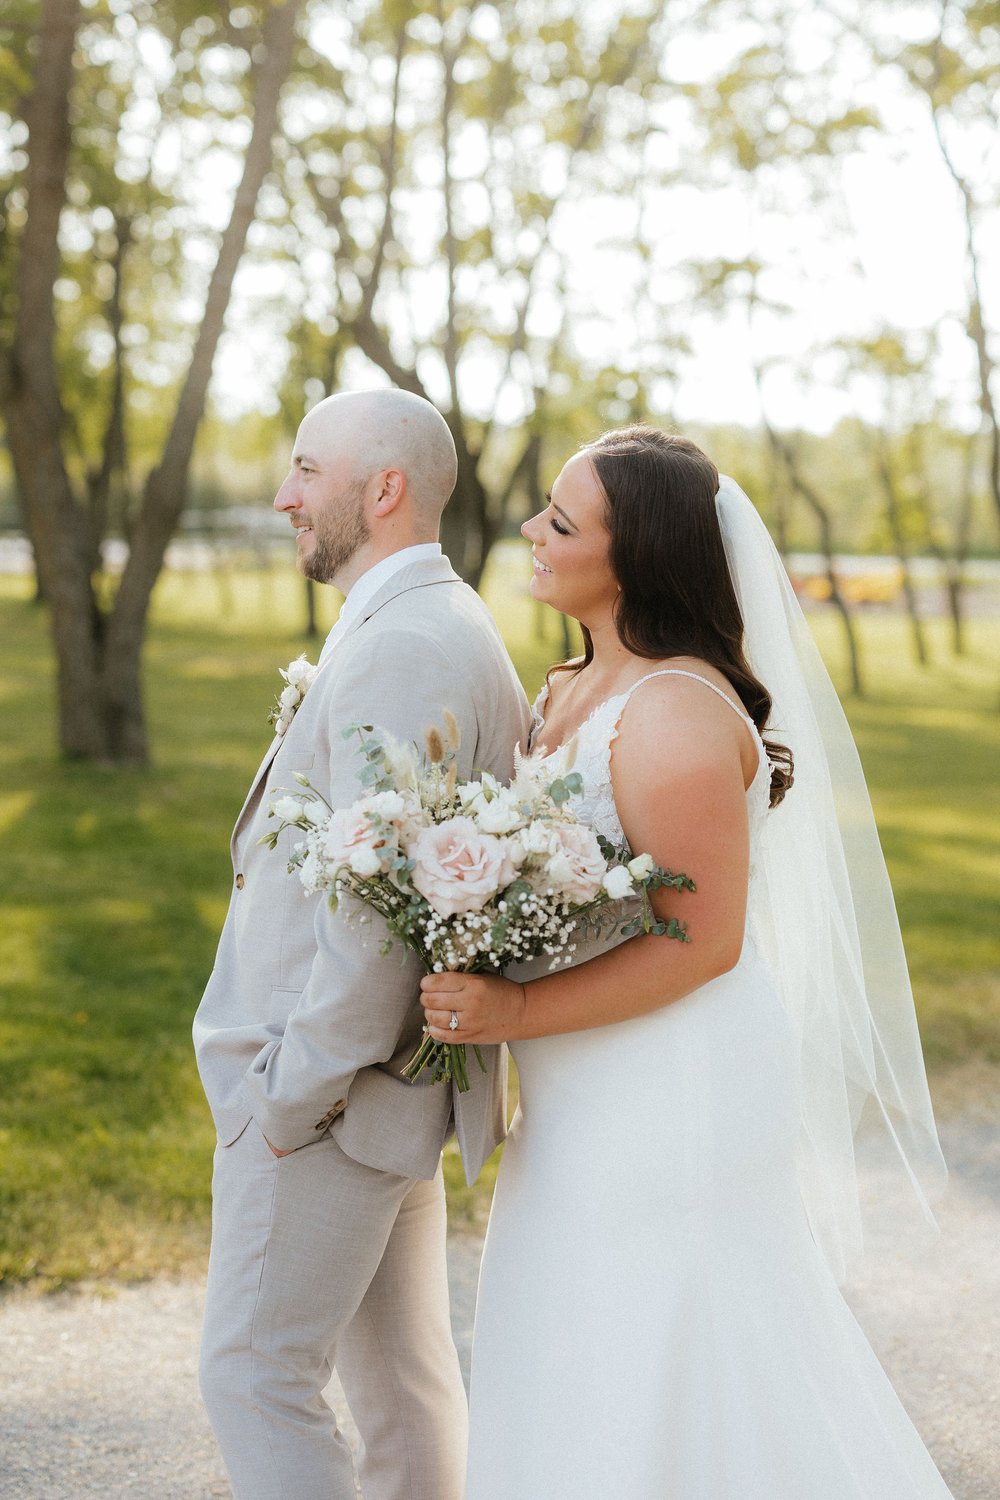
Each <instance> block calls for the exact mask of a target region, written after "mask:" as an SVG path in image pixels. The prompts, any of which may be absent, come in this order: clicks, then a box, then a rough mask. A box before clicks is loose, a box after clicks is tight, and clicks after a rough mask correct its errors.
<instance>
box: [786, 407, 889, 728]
mask: <svg viewBox="0 0 1000 1500" xmlns="http://www.w3.org/2000/svg"><path fill="white" fill-rule="evenodd" d="M763 421H764V431H765V432H766V433H767V438H768V442H769V443H770V444H771V448H772V450H773V451H774V453H775V454H776V456H777V457H778V458H780V459H781V461H782V464H783V465H784V469H785V473H786V474H787V475H788V482H789V484H790V485H791V487H792V489H793V490H794V492H795V493H796V494H797V495H801V497H802V499H803V500H804V501H805V502H806V504H807V505H808V507H809V509H810V510H811V511H812V513H813V515H814V516H815V517H816V519H817V521H818V522H819V532H820V547H821V550H822V552H823V558H824V560H825V563H826V581H827V584H828V586H829V589H830V602H831V604H832V605H833V607H834V609H836V611H837V613H838V615H839V616H840V621H841V624H842V625H843V627H844V644H845V646H846V647H847V660H848V666H849V669H850V674H851V691H852V692H853V693H854V694H855V696H856V697H858V698H863V697H864V695H865V694H864V682H863V679H862V676H861V648H860V646H859V644H858V637H857V631H856V630H855V628H854V621H853V619H852V618H851V611H850V609H849V607H848V604H847V600H846V599H845V598H844V595H843V591H842V590H841V587H840V580H839V579H838V577H837V570H836V566H835V564H834V544H833V523H832V522H831V520H830V512H829V511H828V510H827V508H826V506H825V505H824V504H823V501H822V500H821V499H820V497H819V495H818V494H817V493H816V491H815V490H814V489H813V487H812V485H811V484H809V483H808V481H807V480H806V479H805V477H804V476H803V474H802V472H801V470H800V469H799V465H798V460H797V459H796V457H795V454H794V452H793V450H792V448H791V446H790V445H789V444H788V443H786V442H785V441H784V439H783V438H782V437H781V436H780V434H779V433H778V432H777V431H776V430H775V429H774V428H773V427H772V426H771V424H770V423H769V422H768V420H767V418H766V417H765V418H764V419H763Z"/></svg>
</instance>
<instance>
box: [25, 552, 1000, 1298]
mask: <svg viewBox="0 0 1000 1500" xmlns="http://www.w3.org/2000/svg"><path fill="white" fill-rule="evenodd" d="M525 578H526V568H525V566H524V563H523V559H522V557H521V555H520V554H519V553H518V552H517V550H516V549H505V550H504V551H503V553H502V555H501V556H500V557H499V558H498V560H497V562H496V564H495V566H494V567H493V569H492V572H491V575H490V577H489V578H488V580H487V590H486V591H487V595H488V597H489V600H490V602H491V604H492V605H493V607H494V609H495V610H496V612H497V614H498V617H499V618H500V620H501V622H502V625H503V628H504V631H505V634H506V636H507V639H508V642H509V644H510V646H511V649H512V652H513V654H514V656H515V659H516V660H517V663H518V667H519V670H520V671H521V673H522V676H523V679H524V682H525V685H526V686H527V688H528V690H529V692H530V693H532V694H533V693H534V691H535V690H536V689H537V687H538V685H539V683H540V681H541V678H542V676H543V673H544V669H545V667H546V665H547V664H549V663H550V662H551V660H552V659H553V658H554V657H555V656H556V655H557V654H558V652H559V640H560V636H559V630H558V625H557V622H556V621H555V619H554V618H553V617H551V616H550V617H548V619H547V620H546V621H545V622H544V628H546V629H547V631H548V634H547V636H542V635H540V634H538V631H539V628H540V625H539V620H538V618H537V616H536V612H535V607H534V606H533V605H531V604H530V602H529V601H528V600H527V595H526V591H525ZM301 591H302V584H301V581H300V580H298V579H297V578H296V577H295V576H294V574H292V573H290V572H289V571H285V570H281V571H278V570H275V571H272V572H269V573H261V574H257V575H246V574H233V575H231V576H229V577H228V578H223V579H221V580H220V579H216V578H212V577H209V576H201V575H195V576H192V575H188V576H178V575H172V576H169V577H167V578H165V579H164V580H163V582H162V584H161V587H160V589H159V591H158V594H157V599H156V610H155V618H154V622H153V626H152V630H151V636H150V642H149V648H148V657H147V664H148V672H147V683H148V696H149V714H150V720H151V728H152V740H153V745H154V752H155V761H154V764H153V766H152V767H151V768H149V769H147V770H142V771H138V770H131V771H119V772H109V771H104V770H99V769H96V768H93V767H88V766H82V765H67V764H63V763H61V762H59V761H58V759H57V758H56V755H55V750H54V731H53V709H52V668H51V654H50V650H49V644H48V634H47V625H46V621H45V618H44V615H43V614H42V613H41V612H40V611H39V610H37V609H36V608H34V607H33V606H32V605H31V604H30V603H29V602H28V598H27V593H28V590H27V585H26V584H23V583H21V582H20V581H17V580H10V579H5V580H0V637H2V639H3V642H4V663H5V670H4V676H3V682H2V687H0V691H2V693H3V697H4V705H3V720H4V733H3V736H2V744H0V765H2V781H0V829H2V831H3V834H4V852H3V861H2V866H0V868H2V876H0V883H2V887H3V892H4V896H3V919H2V926H0V975H2V981H0V984H2V994H3V999H2V1006H0V1281H6V1282H7V1283H12V1282H15V1281H18V1280H21V1279H26V1278H31V1277H37V1278H41V1280H42V1281H43V1283H44V1284H48V1285H59V1284H62V1283H65V1282H68V1281H74V1280H78V1279H80V1278H84V1277H88V1278H89V1277H112V1276H113V1277H130V1278H134V1277H141V1276H145V1275H149V1274H152V1273H154V1272H158V1271H172V1270H179V1269H182V1268H187V1267H190V1266H192V1265H193V1264H196V1263H198V1262H199V1261H200V1259H201V1257H203V1255H204V1251H205V1247H206V1244H207V1225H208V1201H209V1169H210V1158H211V1150H212V1131H211V1127H210V1122H209V1118H208V1112H207V1109H206V1106H205V1104H204V1101H203V1099H202V1095H201V1089H200V1085H199V1082H198V1078H197V1074H196V1071H195V1067H194V1061H193V1057H192V1053H191V1046H190V1023H191V1017H192V1014H193V1012H194V1009H195V1006H196V1005H197V1001H198V998H199V996H200V993H201V989H202V986H203V984H204V982H205V979H206V977H207V975H208V972H209V970H210V968H211V965H212V957H213V953H214V948H215V942H216V939H217V936H218V932H219V929H220V927H221V924H222V921H223V917H224V915H225V908H226V902H227V899H228V893H229V888H230V871H229V865H228V852H227V845H228V835H229V830H230V827H231V824H232V821H233V819H234V817H235V815H236V813H237V812H238V810H239V806H240V804H241V801H242V798H243V794H244V791H245V789H246V785H247V782H248V780H249V778H250V776H251V775H252V773H253V770H254V768H255V766H256V764H257V762H258V760H259V758H260V755H261V753H262V751H263V749H264V747H265V746H266V745H267V743H268V739H269V732H268V727H267V724H266V715H267V711H268V709H269V707H270V704H271V701H272V698H273V696H274V693H275V691H276V689H277V688H278V686H280V683H279V679H278V676H277V668H278V667H279V666H282V665H284V664H285V663H286V662H287V661H288V660H289V659H290V658H291V657H292V656H294V655H296V654H297V653H298V652H299V651H300V650H301V649H302V648H303V644H304V643H303V640H302V637H301V634H300V633H299V630H298V627H299V626H300V623H301V620H302V618H303V604H302V593H301ZM323 611H324V614H323V620H322V623H323V625H324V626H325V625H326V624H328V623H329V621H330V620H331V619H332V616H333V613H334V612H335V610H334V601H333V599H331V598H330V597H326V598H325V600H324V603H323ZM862 628H863V639H864V645H865V650H866V655H867V662H868V667H869V671H870V676H871V687H872V691H871V697H870V699H869V700H868V701H866V702H864V703H860V704H855V705H851V706H850V714H851V718H852V722H853V724H854V727H855V730H856V733H857V736H858V740H859V743H860V746H861V752H862V757H863V759H864V761H865V765H866V767H867V770H868V774H869V778H870V782H871V789H872V796H873V800H874V802H875V807H876V811H877V814H878V816H879V821H880V825H881V828H882V833H883V839H884V844H885V849H886V854H887V857H888V860H889V865H890V869H891V872H892V875H893V879H894V882H895V887H896V892H897V896H898V900H899V906H900V914H901V918H902V923H903V929H904V935H905V937H906V940H907V946H908V950H909V953H910V958H911V963H912V970H913V976H914V985H915V989H916V993H917V999H918V1005H919V1008H920V1014H921V1020H922V1026H923V1032H924V1040H925V1045H926V1050H927V1054H928V1059H929V1062H930V1064H931V1067H932V1068H933V1069H934V1070H935V1071H936V1072H937V1073H938V1074H939V1075H941V1074H943V1073H944V1072H945V1071H947V1070H948V1069H951V1068H954V1066H955V1065H957V1064H961V1063H963V1062H964V1061H965V1060H967V1059H968V1058H970V1057H974V1056H985V1057H987V1058H989V1059H992V1060H994V1061H1000V1003H998V989H1000V986H998V974H1000V933H998V924H997V921H996V910H997V902H998V898H1000V871H998V862H997V853H996V850H997V844H998V831H1000V828H998V825H1000V815H998V811H997V799H996V795H995V792H996V788H995V768H996V766H997V764H998V762H1000V756H998V751H1000V715H998V712H997V709H998V703H997V691H998V673H997V663H998V660H1000V622H993V621H982V622H978V623H977V624H975V625H974V628H973V630H972V632H971V640H972V650H971V651H970V655H969V657H968V658H967V659H966V660H963V661H962V662H960V663H956V662H955V661H954V660H952V659H951V658H949V657H948V656H947V655H946V653H945V645H944V633H943V631H940V632H939V631H937V630H932V642H933V644H934V647H935V652H936V655H935V662H936V664H935V665H934V666H933V667H931V668H930V669H929V670H927V671H924V672H918V671H917V669H916V668H914V667H912V666H911V665H910V663H909V658H908V655H907V652H906V641H905V633H904V629H903V625H902V622H900V621H899V620H897V619H895V618H891V617H869V618H866V619H865V620H864V622H863V626H862ZM817 634H818V636H819V639H820V643H821V645H822V647H823V649H824V650H825V651H826V652H827V654H828V660H830V662H831V667H832V670H833V671H834V675H835V677H836V679H837V680H838V683H839V682H841V681H842V672H841V662H840V659H839V654H838V641H837V638H836V635H835V626H834V622H832V621H830V620H828V619H826V618H825V617H822V618H818V619H817ZM446 1165H447V1168H448V1175H449V1191H450V1194H451V1200H452V1209H453V1213H454V1214H455V1215H456V1216H458V1217H459V1218H461V1217H462V1216H463V1215H469V1216H475V1215H477V1214H480V1213H481V1212H482V1208H483V1204H484V1202H485V1200H486V1198H487V1197H488V1190H489V1177H488V1176H487V1178H486V1179H485V1181H484V1185H483V1186H481V1187H480V1188H479V1189H478V1190H477V1191H476V1192H475V1193H471V1194H470V1193H469V1192H468V1191H467V1190H465V1189H464V1188H463V1187H462V1186H461V1184H460V1181H459V1177H460V1174H459V1170H458V1163H457V1160H456V1158H455V1156H454V1154H453V1153H449V1156H448V1159H447V1163H446Z"/></svg>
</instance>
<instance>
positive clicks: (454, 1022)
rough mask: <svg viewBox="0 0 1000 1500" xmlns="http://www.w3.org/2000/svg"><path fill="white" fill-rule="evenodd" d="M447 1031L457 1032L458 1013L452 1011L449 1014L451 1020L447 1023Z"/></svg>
mask: <svg viewBox="0 0 1000 1500" xmlns="http://www.w3.org/2000/svg"><path fill="white" fill-rule="evenodd" d="M448 1030H449V1031H457V1030H458V1011H457V1010H453V1011H452V1013H451V1020H450V1021H449V1022H448Z"/></svg>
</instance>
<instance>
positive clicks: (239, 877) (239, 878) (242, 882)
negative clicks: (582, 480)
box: [236, 870, 246, 891]
mask: <svg viewBox="0 0 1000 1500" xmlns="http://www.w3.org/2000/svg"><path fill="white" fill-rule="evenodd" d="M245 885H246V881H245V880H244V879H243V871H242V870H241V871H240V873H239V874H238V875H237V877H236V889H237V890H238V891H241V890H242V889H243V887H244V886H245Z"/></svg>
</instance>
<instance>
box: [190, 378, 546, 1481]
mask: <svg viewBox="0 0 1000 1500" xmlns="http://www.w3.org/2000/svg"><path fill="white" fill-rule="evenodd" d="M456 474H457V462H456V456H455V446H454V443H453V441H452V437H451V433H450V432H449V430H448V427H447V424H446V423H445V421H444V419H443V418H442V416H441V415H440V413H439V412H437V411H436V410H435V408H434V407H433V406H431V405H430V404H429V403H428V402H427V401H424V400H422V399H421V398H420V397H418V396H413V395H410V394H409V393H407V392H404V391H400V390H385V391H367V392H360V393H351V394H344V395H337V396H331V397H329V398H328V399H327V400H325V401H321V402H320V404H319V405H318V406H316V407H314V408H313V409H312V411H310V412H309V414H308V415H307V416H306V418H305V420H304V421H303V423H302V425H301V427H300V428H299V432H298V436H297V438H296V442H295V448H294V451H293V455H292V465H291V470H290V472H289V474H288V477H287V478H286V479H285V481H284V483H283V484H282V486H281V488H280V490H279V491H278V494H277V497H276V499H275V502H274V503H275V508H276V509H277V510H278V511H280V512H282V513H284V514H285V515H287V516H288V518H289V520H290V522H291V525H292V527H293V529H294V532H295V538H296V548H297V552H298V566H299V569H300V571H301V572H303V573H304V574H305V575H306V576H307V577H309V578H313V579H315V580H316V581H317V582H320V583H332V584H335V585H336V586H337V587H338V588H339V589H340V590H341V591H342V592H343V593H345V594H346V596H347V597H346V602H345V604H344V607H343V610H342V611H341V615H340V618H339V620H338V621H337V623H336V625H335V626H334V628H333V630H332V631H331V633H330V637H329V639H328V640H327V643H326V645H325V647H324V649H323V653H322V657H321V660H320V666H319V671H318V673H317V675H316V677H315V680H314V681H313V682H312V684H311V685H310V686H309V688H308V690H307V692H306V694H305V696H304V697H303V699H302V700H301V703H300V704H299V706H298V708H297V711H296V712H295V713H294V717H292V719H291V722H290V723H289V724H288V725H287V727H286V728H285V730H284V733H283V734H278V735H276V736H275V739H274V743H273V744H272V745H271V746H270V748H269V750H268V752H267V754H266V755H265V757H264V760H263V762H262V764H261V766H260V769H259V770H258V772H257V775H256V776H255V778H254V781H253V784H252V786H251V788H250V791H249V794H248V796H247V799H246V801H245V803H244V805H243V810H242V812H241V813H240V815H239V818H238V819H237V822H236V828H235V830H234V832H233V837H232V844H231V852H232V857H233V877H234V878H233V893H232V900H231V902H230V907H229V913H228V915H227V917H226V923H225V927H224V929H223V933H222V938H221V940H220V943H219V951H218V956H217V958H216V963H215V969H214V971H213V973H212V976H211V978H210V979H209V982H208V987H207V989H206V991H205V994H204V997H203V999H202V1002H201V1005H200V1007H199V1010H198V1014H197V1017H196V1019H195V1023H194V1037H195V1048H196V1051H197V1055H198V1065H199V1070H200V1072H201V1077H202V1082H203V1084H204V1087H205V1092H206V1094H207V1096H208V1100H209V1103H210V1105H211V1108H212V1113H213V1116H214V1118H215V1123H216V1126H217V1129H218V1136H219V1142H218V1146H217V1149H216V1156H215V1171H214V1177H213V1189H212V1191H213V1224H212V1253H211V1259H210V1263H209V1272H208V1290H207V1305H206V1311H205V1331H204V1340H203V1347H202V1366H201V1376H202V1392H203V1395H204V1398H205V1403H206V1406H207V1408H208V1411H209V1415H210V1417H211V1420H212V1424H213V1426H214V1428H215V1432H216V1435H217V1437H218V1440H219V1444H220V1447H221V1449H222V1452H223V1456H224V1458H225V1461H226V1465H227V1468H228V1470H229V1476H230V1481H231V1483H232V1487H233V1492H234V1495H235V1496H236V1497H237V1500H354V1496H355V1481H354V1474H353V1466H352V1460H351V1455H350V1452H349V1449H348V1446H347V1443H346V1441H345V1440H344V1438H343V1436H342V1434H341V1433H340V1432H339V1431H338V1429H337V1425H336V1421H335V1419H334V1416H333V1414H332V1412H331V1411H330V1409H329V1407H328V1406H327V1405H326V1403H325V1402H324V1401H323V1399H322V1397H321V1394H320V1393H321V1392H322V1390H323V1388H324V1386H325V1385H326V1383H327V1381H328V1380H329V1378H330V1373H331V1370H332V1368H333V1367H334V1366H336V1369H337V1371H338V1374H339V1375H340V1378H341V1381H342V1383H343V1386H344V1390H345V1392H346V1395H347V1399H348V1402H349V1403H350V1407H351V1412H352V1415H353V1417H354V1419H355V1421H356V1422H357V1425H358V1429H359V1431H360V1433H361V1436H362V1439H363V1449H362V1454H361V1458H360V1475H361V1481H362V1484H363V1488H364V1495H365V1500H460V1496H461V1492H462V1485H463V1478H464V1464H465V1433H466V1406H465V1393H464V1390H463V1387H462V1380H461V1375H460V1372H459V1367H458V1359H457V1355H456V1352H455V1347H454V1344H453V1342H452V1338H451V1331H450V1326H449V1318H448V1289H447V1278H446V1265H445V1208H444V1189H443V1183H442V1176H441V1164H440V1156H441V1147H442V1145H443V1143H444V1140H445V1138H446V1136H447V1135H448V1133H449V1130H450V1129H451V1128H452V1127H454V1129H455V1131H456V1133H457V1135H458V1140H459V1143H460V1146H461V1149H462V1155H463V1159H464V1163H465V1169H466V1174H467V1176H468V1178H469V1180H470V1181H472V1180H474V1178H475V1176H476V1174H477V1173H478V1171H479V1168H480V1167H481V1165H482V1163H483V1161H484V1160H485V1158H486V1157H487V1156H488V1155H489V1153H490V1152H491V1151H492V1150H493V1148H494V1146H495V1145H496V1143H497V1142H498V1140H499V1139H500V1137H501V1135H502V1133H503V1130H504V1118H503V1095H504V1078H503V1068H502V1063H501V1059H500V1054H499V1050H498V1049H490V1053H489V1055H488V1065H489V1072H488V1074H486V1075H484V1074H483V1073H482V1072H481V1071H480V1070H479V1068H478V1067H473V1068H471V1069H470V1081H471V1088H470V1091H469V1092H468V1093H467V1094H462V1095H458V1094H457V1093H455V1094H453V1093H452V1090H451V1088H450V1087H446V1086H443V1085H432V1084H429V1083H427V1082H426V1075H425V1076H424V1077H423V1078H422V1079H421V1080H419V1081H418V1082H417V1083H416V1084H411V1083H408V1082H406V1081H405V1080H404V1079H403V1078H402V1077H401V1076H400V1070H401V1068H402V1067H403V1065H404V1064H405V1062H406V1061H407V1059H408V1058H409V1057H410V1055H411V1053H412V1052H413V1051H414V1050H415V1048H416V1046H417V1044H418V1042H419V1040H420V1036H421V1027H422V1022H423V1011H422V1009H421V1007H420V1003H419V988H418V987H419V980H420V970H419V965H418V964H417V962H416V960H415V959H413V958H408V959H407V960H406V962H404V963H401V961H400V953H399V949H398V948H397V949H396V950H395V951H394V952H393V953H391V954H390V955H389V956H388V957H384V956H380V954H379V947H380V942H381V934H380V933H379V932H378V931H377V930H373V929H372V927H371V925H370V924H368V925H366V926H358V925H357V924H356V923H354V924H351V923H348V922H347V921H345V920H344V918H343V916H335V915H333V914H332V913H331V912H330V910H329V907H328V905H327V902H326V901H325V899H324V898H323V897H322V896H313V897H307V896H305V895H304V894H303V891H302V888H301V886H300V884H299V881H298V879H297V877H296V876H295V875H294V874H293V875H289V874H288V873H287V871H286V865H287V861H288V856H289V852H290V843H291V838H292V835H291V834H290V833H289V832H286V833H284V834H282V836H281V839H280V840H279V843H278V848H277V850H276V851H270V850H268V849H267V848H266V847H264V846H262V845H261V843H260V839H261V836H262V835H264V834H266V833H268V832H269V831H271V830H272V829H273V827H274V824H273V823H271V822H269V817H268V807H269V804H270V802H271V801H272V800H273V799H274V798H275V796H276V795H277V794H278V791H279V789H291V790H293V791H294V790H296V782H295V776H296V773H302V774H303V775H304V776H306V777H308V779H309V781H310V782H311V784H312V786H313V787H314V788H315V789H316V790H317V791H318V792H319V793H321V794H322V795H323V796H324V797H325V798H326V799H327V801H328V802H329V803H330V804H331V805H332V806H334V807H338V806H347V805H348V804H349V803H351V802H353V801H355V800H356V799H357V798H358V796H360V795H361V794H362V790H361V786H360V783H359V781H358V779H357V775H356V772H357V768H358V764H359V762H358V757H357V755H356V753H355V750H354V743H355V741H354V740H352V739H350V738H348V739H345V738H344V734H343V731H344V730H345V729H347V728H348V727H349V726H350V725H352V724H358V723H364V724H373V725H377V726H379V727H381V728H383V729H386V730H388V731H390V733H392V734H393V735H395V736H396V737H398V738H399V739H401V740H416V741H417V742H418V743H419V744H420V745H421V746H422V744H423V739H424V732H425V730H426V729H427V728H428V727H429V726H430V725H431V724H437V725H438V726H440V724H441V722H442V711H443V710H444V709H446V708H448V709H450V710H451V711H452V713H453V714H454V715H455V718H456V719H457V721H458V724H459V728H460V730H461V736H462V738H461V748H460V751H459V774H460V776H462V777H469V776H470V775H471V773H472V771H473V768H475V769H477V770H490V771H492V772H494V773H495V774H496V775H497V776H501V777H504V778H506V777H507V776H509V774H510V771H511V762H512V756H513V749H514V746H515V744H517V742H518V741H519V740H520V741H522V742H524V741H525V740H526V738H527V725H528V708H527V703H526V701H525V698H524V694H523V693H522V691H521V688H520V686H519V684H518V681H517V678H516V676H515V674H514V669H513V667H512V665H511V662H510V659H509V657H508V656H507V653H506V651H505V650H504V647H503V644H502V642H501V640H500V637H499V634H498V633H497V629H496V626H495V625H494V623H493V621H492V619H491V618H490V615H489V613H488V611H487V610H486V608H485V606H484V605H483V604H482V603H481V601H480V600H479V598H478V597H477V596H476V594H475V593H474V592H473V591H472V590H471V589H470V588H468V587H467V586H466V585H465V584H464V583H462V582H461V581H460V579H459V578H458V577H457V576H456V575H455V573H454V572H453V571H452V569H451V567H450V565H449V563H448V561H447V559H446V558H445V557H443V556H442V554H441V548H440V546H439V544H438V542H437V536H438V529H439V522H440V517H441V512H442V510H443V508H444V506H445V503H446V501H447V500H448V497H449V495H450V494H451V492H452V490H453V488H454V485H455V479H456ZM366 934H367V936H366Z"/></svg>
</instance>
